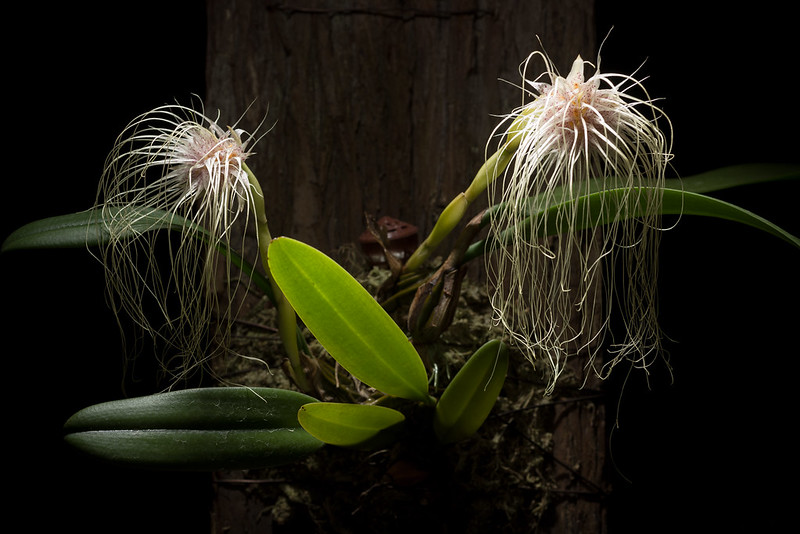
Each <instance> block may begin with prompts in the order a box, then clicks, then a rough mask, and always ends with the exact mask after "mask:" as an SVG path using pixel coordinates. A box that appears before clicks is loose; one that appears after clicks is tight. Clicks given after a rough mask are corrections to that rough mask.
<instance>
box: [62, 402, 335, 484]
mask: <svg viewBox="0 0 800 534" xmlns="http://www.w3.org/2000/svg"><path fill="white" fill-rule="evenodd" d="M311 402H315V399H313V398H312V397H309V396H307V395H303V394H301V393H297V392H294V391H288V390H282V389H272V388H244V387H237V388H222V387H220V388H202V389H189V390H184V391H174V392H168V393H160V394H156V395H150V396H146V397H137V398H132V399H124V400H118V401H111V402H106V403H102V404H97V405H94V406H90V407H88V408H84V409H83V410H81V411H79V412H78V413H76V414H75V415H73V416H72V417H71V418H70V419H69V420H68V421H67V422H66V424H65V425H64V428H65V431H66V436H65V439H66V441H67V442H68V443H70V444H71V445H73V446H75V447H76V448H78V449H80V450H82V451H83V452H86V453H88V454H90V455H93V456H96V457H99V458H101V459H103V460H107V461H112V462H117V463H123V464H129V465H134V466H138V467H150V468H162V469H175V470H178V469H182V470H203V471H205V470H216V469H255V468H260V467H268V466H273V465H279V464H284V463H289V462H292V461H296V460H299V459H301V458H303V457H305V456H307V455H308V454H310V453H312V452H314V451H315V450H317V449H318V448H319V447H321V446H322V442H321V441H319V440H317V439H316V438H314V437H313V436H311V435H310V434H308V433H307V432H306V431H305V430H303V428H302V427H301V426H300V423H299V422H298V421H297V411H298V410H299V409H300V406H303V405H305V404H308V403H311Z"/></svg>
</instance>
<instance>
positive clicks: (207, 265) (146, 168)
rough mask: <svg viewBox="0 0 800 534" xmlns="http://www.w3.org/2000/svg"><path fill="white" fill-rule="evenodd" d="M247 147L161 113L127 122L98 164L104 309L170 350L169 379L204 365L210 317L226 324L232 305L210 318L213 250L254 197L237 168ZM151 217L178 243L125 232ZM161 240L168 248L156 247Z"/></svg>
mask: <svg viewBox="0 0 800 534" xmlns="http://www.w3.org/2000/svg"><path fill="white" fill-rule="evenodd" d="M251 141H252V137H251V136H248V135H247V134H246V133H245V132H244V131H242V130H239V129H236V128H232V127H228V128H222V127H221V126H219V125H218V124H217V121H216V120H214V119H211V118H209V117H206V116H205V115H204V114H203V113H202V111H201V112H198V111H195V110H194V109H192V108H189V107H184V106H181V105H168V106H163V107H159V108H156V109H154V110H152V111H149V112H147V113H145V114H143V115H141V116H139V117H137V118H136V119H134V120H133V121H132V122H131V123H130V124H129V125H128V126H127V127H126V128H125V129H124V131H123V132H122V133H121V134H120V136H119V137H118V138H117V142H116V144H115V146H114V148H113V150H112V152H111V154H110V155H109V157H108V159H107V161H106V165H105V169H104V172H103V175H102V178H101V181H100V186H99V190H98V198H97V207H98V209H99V210H101V212H102V214H103V220H104V221H105V222H106V228H107V231H108V235H109V240H108V242H107V244H106V245H104V247H103V248H102V250H101V260H102V262H103V265H104V266H105V270H106V279H107V284H108V288H109V293H110V296H111V297H112V298H111V302H112V306H113V307H114V309H115V311H122V312H125V313H127V314H128V315H130V316H131V317H132V318H133V319H134V320H135V322H136V323H137V324H138V325H139V326H141V327H142V328H143V329H144V330H145V331H147V332H148V333H150V334H151V335H153V336H154V337H155V338H156V339H159V340H161V341H163V342H166V344H167V348H168V349H171V350H173V351H175V350H176V351H178V353H179V355H180V356H181V358H179V359H177V361H180V362H182V363H181V364H180V368H179V369H177V370H171V372H175V373H178V374H183V373H185V372H186V371H187V369H186V368H185V367H186V366H187V365H193V363H189V362H194V363H197V362H198V361H201V360H202V358H203V357H204V356H203V355H204V354H206V352H207V349H208V347H209V338H208V333H209V328H210V326H211V323H212V320H213V319H214V316H215V315H216V316H217V318H218V319H221V320H222V321H227V320H229V318H230V313H229V312H230V309H229V308H230V302H229V303H228V306H227V307H224V308H223V309H222V310H220V309H218V302H217V298H216V296H215V295H216V293H215V291H214V288H215V285H216V283H215V278H216V276H217V267H218V261H217V260H218V258H219V250H218V247H219V246H225V247H229V246H230V245H231V239H233V235H234V234H236V235H243V232H241V231H237V232H234V223H235V221H236V220H237V219H238V218H239V217H244V220H245V221H247V220H248V219H249V218H250V213H251V212H250V210H251V207H252V205H253V204H252V203H253V201H254V195H257V194H260V193H257V192H256V191H254V189H253V187H252V185H251V183H250V179H249V177H248V171H247V168H246V167H245V163H244V162H245V160H246V159H247V157H248V156H249V155H250V154H251V153H250V151H249V149H248V144H249V143H250V142H251ZM131 208H134V209H131ZM153 210H159V211H158V212H157V213H159V214H161V215H160V217H162V218H163V219H165V222H168V223H170V224H171V226H172V228H173V229H175V228H176V227H177V228H178V229H179V230H180V232H179V234H180V235H179V236H178V237H177V238H176V239H173V240H169V239H164V237H166V236H159V235H158V234H159V233H160V232H131V231H130V230H131V229H132V228H133V225H134V223H136V222H137V221H138V220H139V219H140V218H141V217H142V216H143V214H144V213H149V212H152V211H153ZM173 235H174V234H173ZM159 237H161V239H160V241H161V243H164V241H166V244H164V246H163V247H160V248H158V247H156V239H157V238H159ZM162 249H164V250H162ZM157 250H158V253H157V252H156V251H157ZM159 259H162V260H166V261H164V262H163V264H161V263H160V262H159V261H158V260H159ZM227 266H228V268H230V262H229V261H228V262H227ZM228 280H231V277H230V276H229V277H228ZM229 289H230V288H229ZM222 330H223V331H224V330H225V329H224V328H223V329H222Z"/></svg>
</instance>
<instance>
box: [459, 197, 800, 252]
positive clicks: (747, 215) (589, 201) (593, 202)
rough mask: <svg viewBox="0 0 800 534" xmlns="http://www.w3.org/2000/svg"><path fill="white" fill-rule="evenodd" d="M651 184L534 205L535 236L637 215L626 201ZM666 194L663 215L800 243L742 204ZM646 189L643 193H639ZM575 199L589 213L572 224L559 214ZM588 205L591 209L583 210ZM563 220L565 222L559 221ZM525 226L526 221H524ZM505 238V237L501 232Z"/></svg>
mask: <svg viewBox="0 0 800 534" xmlns="http://www.w3.org/2000/svg"><path fill="white" fill-rule="evenodd" d="M648 189H651V188H647V187H642V188H613V189H606V190H603V191H598V192H596V193H592V194H589V195H583V196H580V197H578V198H576V199H574V200H568V201H565V202H560V203H558V204H555V205H552V206H548V207H547V208H539V209H532V210H531V212H532V213H533V215H531V217H547V221H548V224H547V226H542V227H540V231H539V233H538V235H536V236H533V237H547V236H552V235H558V234H560V233H563V232H566V231H569V230H583V229H585V228H590V227H593V226H600V225H604V224H608V223H609V222H610V221H612V220H614V219H617V220H619V219H626V218H633V217H637V216H640V215H642V214H643V212H644V207H643V206H642V205H639V204H632V205H623V203H624V202H625V200H626V199H638V198H640V197H642V198H644V197H646V195H647V193H648V191H647V190H648ZM662 191H663V197H662V199H663V200H662V207H661V214H662V215H698V216H705V217H715V218H719V219H726V220H729V221H733V222H738V223H741V224H745V225H748V226H752V227H753V228H757V229H759V230H762V231H764V232H767V233H769V234H771V235H773V236H775V237H778V238H780V239H782V240H784V241H786V242H787V243H789V244H791V245H794V246H795V247H800V238H798V237H796V236H794V235H792V234H790V233H789V232H787V231H786V230H784V229H782V228H781V227H779V226H777V225H776V224H773V223H771V222H770V221H768V220H767V219H765V218H763V217H760V216H758V215H756V214H755V213H752V212H750V211H748V210H746V209H744V208H740V207H739V206H736V205H734V204H731V203H729V202H725V201H722V200H718V199H715V198H712V197H709V196H706V195H703V194H700V193H693V192H690V191H683V190H678V189H664V190H662ZM639 192H642V193H644V194H643V195H637V194H636V193H639ZM572 203H575V204H577V207H576V208H575V209H577V210H579V211H578V213H586V214H587V215H586V217H584V218H583V219H580V220H578V221H577V224H571V225H570V223H569V222H568V221H567V220H565V219H566V218H564V217H556V214H558V213H559V211H561V210H563V209H565V206H566V205H568V204H572ZM584 209H587V210H588V211H582V210H584ZM559 223H562V224H561V225H559ZM522 226H523V227H525V226H527V227H530V225H526V224H524V223H523V225H522ZM499 239H500V240H501V241H502V240H503V239H504V237H503V235H502V234H501V236H500V238H499ZM487 243H488V241H487V239H483V240H481V241H478V242H476V243H473V244H472V245H470V247H469V248H468V249H467V251H466V253H465V254H464V257H463V260H462V261H464V262H466V261H469V260H471V259H473V258H475V257H477V256H480V255H482V254H483V253H484V252H485V250H486V245H487Z"/></svg>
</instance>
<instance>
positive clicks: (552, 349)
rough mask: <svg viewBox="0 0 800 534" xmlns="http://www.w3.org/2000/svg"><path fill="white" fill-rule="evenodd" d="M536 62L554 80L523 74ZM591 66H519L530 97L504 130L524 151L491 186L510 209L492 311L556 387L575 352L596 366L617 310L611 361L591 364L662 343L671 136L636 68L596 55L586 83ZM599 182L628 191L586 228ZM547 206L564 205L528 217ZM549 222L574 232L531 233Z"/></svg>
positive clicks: (502, 227) (495, 223)
mask: <svg viewBox="0 0 800 534" xmlns="http://www.w3.org/2000/svg"><path fill="white" fill-rule="evenodd" d="M536 58H540V59H542V60H543V63H544V73H543V75H542V76H547V78H548V79H546V81H541V77H540V78H537V79H534V80H530V79H528V78H527V76H526V73H527V70H528V67H529V64H530V62H531V61H532V60H533V59H536ZM587 65H588V66H590V67H591V66H592V65H591V64H590V63H589V62H588V61H584V60H583V59H582V58H581V57H580V56H578V57H577V58H576V59H575V61H574V62H573V64H572V68H571V69H570V72H569V74H567V76H566V77H562V76H560V75H559V74H558V73H557V72H556V70H555V67H554V66H553V64H552V62H551V61H550V59H549V58H548V57H547V56H546V55H545V54H544V53H542V52H535V53H534V54H532V55H531V56H529V58H528V60H527V61H526V62H525V63H524V64H523V68H522V71H521V72H522V77H523V83H524V88H523V104H522V106H521V107H519V108H518V109H516V110H515V111H514V112H513V113H511V114H510V115H509V116H508V117H506V121H504V124H508V123H510V124H511V125H510V126H506V130H505V131H503V132H502V133H503V134H504V137H505V140H504V141H503V142H506V143H513V144H515V145H518V148H517V150H516V153H515V155H514V159H513V161H512V162H511V163H510V164H509V166H508V168H507V169H506V172H505V175H504V176H502V177H501V178H498V179H497V180H495V181H494V182H493V183H492V184H491V186H490V187H489V194H490V201H491V202H492V203H498V204H501V206H502V208H501V209H499V210H498V211H497V213H496V215H495V216H494V217H493V219H492V222H491V228H490V231H491V232H492V233H493V234H495V235H500V234H501V233H503V232H505V235H506V236H508V239H507V240H506V241H503V246H499V245H498V246H497V247H496V248H494V250H493V252H492V253H491V254H489V255H487V257H488V261H489V264H488V265H489V268H490V272H492V273H493V276H494V278H495V282H496V283H495V284H494V286H495V287H494V289H493V295H492V305H493V307H494V309H495V318H496V320H497V321H498V322H499V323H501V324H502V325H503V326H504V327H505V329H506V330H507V331H508V333H509V334H510V335H511V337H512V339H513V340H515V341H516V342H517V344H519V345H520V346H522V347H523V348H524V349H525V351H526V353H527V354H528V356H529V358H530V359H532V360H534V359H536V358H539V357H545V358H546V359H547V361H549V363H550V365H551V367H552V371H553V372H552V377H551V381H550V388H551V389H552V387H553V385H554V383H555V380H556V379H557V378H558V376H559V375H560V373H561V372H562V371H563V369H564V363H565V362H566V359H567V357H568V356H570V355H576V354H586V355H588V360H587V367H594V363H595V359H594V357H595V355H596V352H597V350H598V349H599V348H600V347H601V345H602V341H603V340H604V339H605V337H606V335H607V334H608V333H609V332H610V317H611V316H612V309H613V310H614V312H615V314H616V313H618V314H619V317H620V318H621V322H622V324H623V326H622V329H621V332H622V336H619V338H618V339H614V340H613V342H612V344H611V346H610V347H608V348H609V349H610V351H611V352H612V354H613V358H612V359H611V360H610V361H608V362H605V364H604V365H605V368H598V367H595V371H597V372H598V374H600V375H601V376H604V374H605V373H606V372H607V371H608V370H609V369H610V368H611V367H613V365H614V364H615V363H617V362H618V361H620V360H621V359H622V358H629V359H631V360H633V361H634V362H637V363H638V364H641V365H642V366H646V365H647V363H648V362H650V361H651V360H652V357H653V356H654V355H655V354H657V353H659V351H660V332H659V329H658V325H657V321H656V307H655V304H656V303H655V298H656V268H657V265H656V251H657V245H658V229H659V226H660V215H659V213H660V205H661V190H662V188H663V182H664V175H665V170H666V166H667V162H668V161H669V159H670V155H669V141H668V138H667V137H666V136H665V135H664V134H663V133H662V131H661V130H660V129H659V127H658V125H657V124H656V119H657V118H658V117H660V116H662V113H661V112H660V111H659V110H658V109H657V108H656V107H655V106H654V105H653V103H652V101H651V100H650V99H649V97H648V96H647V93H646V92H645V91H644V90H643V88H642V86H641V83H640V82H639V81H637V80H636V79H634V78H633V77H632V76H627V75H620V74H606V73H601V72H600V69H599V59H598V65H597V67H596V68H595V72H594V74H593V75H592V76H591V77H589V78H588V79H587V78H586V76H585V70H586V67H587ZM635 90H638V92H640V93H642V94H643V96H641V97H637V96H634V94H633V92H634V91H635ZM526 100H528V101H526ZM598 181H604V182H605V184H606V185H607V184H610V183H613V184H614V186H615V187H617V188H619V189H620V190H621V191H622V195H623V199H622V201H621V202H620V203H619V205H618V206H616V207H611V208H609V209H611V210H612V211H613V213H612V215H611V217H610V222H609V223H608V224H605V225H601V226H597V227H594V228H590V229H587V230H581V229H582V228H585V227H586V226H587V225H586V223H587V222H589V221H588V219H589V214H588V213H589V212H588V211H587V210H588V208H587V206H586V205H585V204H581V203H577V202H571V200H572V199H575V198H576V197H578V196H580V195H584V194H588V193H589V192H590V191H592V188H593V187H597V183H598ZM531 199H535V201H534V202H533V203H531ZM632 205H637V206H639V207H640V209H641V211H640V213H639V214H638V215H637V216H636V217H630V216H629V214H628V213H627V210H628V208H627V207H626V206H632ZM545 206H558V207H557V208H556V209H554V210H550V211H545V212H544V213H543V214H542V216H539V217H529V215H530V214H531V212H532V211H533V212H536V210H538V209H542V208H543V207H545ZM614 210H616V211H614ZM589 226H591V225H589ZM553 227H557V228H560V229H562V230H564V229H565V230H566V231H562V232H560V233H559V234H558V235H557V236H552V237H547V238H538V239H537V238H534V239H531V237H530V236H537V235H538V236H546V235H550V234H551V233H552V232H548V231H547V229H549V228H553ZM618 267H622V271H623V272H622V273H620V272H617V268H618Z"/></svg>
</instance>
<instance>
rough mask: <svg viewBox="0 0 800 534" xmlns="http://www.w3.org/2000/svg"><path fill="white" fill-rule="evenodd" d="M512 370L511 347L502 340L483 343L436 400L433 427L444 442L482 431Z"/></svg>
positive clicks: (454, 440) (457, 439)
mask: <svg viewBox="0 0 800 534" xmlns="http://www.w3.org/2000/svg"><path fill="white" fill-rule="evenodd" d="M507 372H508V347H507V346H506V345H505V344H504V343H502V342H501V341H499V340H492V341H489V342H488V343H486V344H485V345H483V346H482V347H481V348H479V349H478V350H477V351H475V354H473V355H472V357H471V358H470V359H469V360H467V363H466V364H464V366H463V367H462V368H461V369H460V370H459V371H458V373H457V374H456V376H455V377H454V378H453V380H452V381H451V382H450V384H448V386H447V388H446V389H445V390H444V393H442V397H441V398H440V399H439V402H438V403H437V404H436V409H435V412H434V418H433V429H434V431H435V432H436V436H437V437H438V438H439V441H441V442H442V443H453V442H456V441H460V440H462V439H465V438H468V437H470V436H471V435H473V434H474V433H475V432H477V431H478V429H479V428H480V426H481V425H482V424H483V422H484V421H485V420H486V418H487V417H488V416H489V413H490V412H491V411H492V408H493V407H494V405H495V402H497V396H498V395H499V394H500V390H501V389H502V387H503V383H504V382H505V379H506V373H507Z"/></svg>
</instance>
